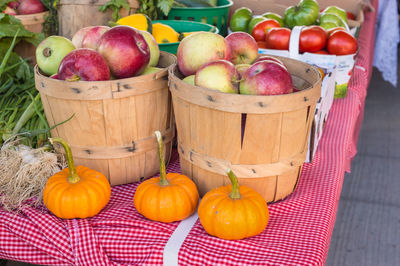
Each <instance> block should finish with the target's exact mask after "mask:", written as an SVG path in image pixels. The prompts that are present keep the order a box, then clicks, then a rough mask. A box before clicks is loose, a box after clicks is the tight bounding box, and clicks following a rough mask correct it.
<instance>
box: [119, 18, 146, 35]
mask: <svg viewBox="0 0 400 266" xmlns="http://www.w3.org/2000/svg"><path fill="white" fill-rule="evenodd" d="M117 24H118V25H125V26H130V27H133V28H135V29H138V30H143V31H148V32H150V33H152V31H153V26H152V22H151V19H150V18H149V17H148V16H146V15H145V14H139V13H138V14H132V15H129V16H126V17H123V18H120V19H119V20H118V21H117Z"/></svg>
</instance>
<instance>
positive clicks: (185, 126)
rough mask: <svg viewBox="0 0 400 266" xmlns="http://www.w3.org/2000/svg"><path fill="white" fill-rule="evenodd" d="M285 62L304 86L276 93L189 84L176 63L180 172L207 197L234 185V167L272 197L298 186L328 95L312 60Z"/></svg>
mask: <svg viewBox="0 0 400 266" xmlns="http://www.w3.org/2000/svg"><path fill="white" fill-rule="evenodd" d="M280 59H281V60H282V61H283V62H284V64H285V65H286V66H287V68H288V70H289V72H290V73H291V75H292V78H293V83H294V86H295V87H296V88H298V89H300V90H301V91H299V92H295V93H291V94H285V95H277V96H257V95H239V94H228V93H221V92H218V91H213V90H209V89H205V88H201V87H197V86H192V85H189V84H187V83H185V82H183V81H182V80H181V78H182V75H181V73H180V72H179V70H178V68H177V66H173V67H171V68H170V69H169V79H170V91H171V94H172V102H173V107H174V114H175V120H176V126H177V131H178V145H179V146H178V151H179V155H180V165H181V170H182V173H183V174H185V175H188V176H189V177H191V178H192V179H193V181H194V182H195V183H196V185H197V187H198V189H199V192H200V194H201V195H204V194H205V193H206V192H207V191H209V190H211V189H213V188H215V187H218V186H221V185H226V184H229V183H230V182H229V179H228V177H227V175H226V169H228V168H231V169H232V170H233V171H234V172H235V173H236V175H237V176H238V178H239V183H240V184H241V185H247V186H249V187H251V188H253V189H255V190H256V191H258V192H259V193H260V194H261V195H262V196H263V197H264V198H265V200H266V201H267V202H275V201H278V200H281V199H284V198H285V197H286V196H288V195H289V194H290V193H292V192H293V191H294V190H295V188H296V186H297V183H298V180H299V177H300V173H301V168H302V165H303V162H304V161H305V158H306V153H307V147H308V141H309V132H310V128H311V124H312V121H313V116H314V112H315V107H316V103H317V101H318V99H319V98H320V95H321V75H320V73H319V72H318V70H317V69H316V68H315V67H312V66H310V65H308V64H306V63H302V62H300V61H295V60H292V59H287V58H280Z"/></svg>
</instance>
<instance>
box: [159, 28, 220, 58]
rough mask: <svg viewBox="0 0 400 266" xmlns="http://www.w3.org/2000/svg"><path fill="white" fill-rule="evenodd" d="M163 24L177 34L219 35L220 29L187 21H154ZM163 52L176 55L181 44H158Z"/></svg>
mask: <svg viewBox="0 0 400 266" xmlns="http://www.w3.org/2000/svg"><path fill="white" fill-rule="evenodd" d="M155 23H162V24H165V25H168V26H170V27H172V28H173V29H174V30H175V31H176V32H178V33H181V32H192V31H209V32H213V33H218V32H219V31H218V28H216V27H215V26H211V25H208V24H205V23H201V22H195V21H185V20H153V24H155ZM158 46H159V47H160V50H161V51H164V52H168V53H171V54H176V51H177V50H178V46H179V42H171V43H160V44H158Z"/></svg>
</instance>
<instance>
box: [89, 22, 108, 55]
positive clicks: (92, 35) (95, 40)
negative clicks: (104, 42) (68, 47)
mask: <svg viewBox="0 0 400 266" xmlns="http://www.w3.org/2000/svg"><path fill="white" fill-rule="evenodd" d="M109 29H111V28H110V27H107V26H95V27H93V28H91V29H90V30H89V31H88V32H86V34H85V36H84V37H83V39H82V48H92V49H94V50H97V46H98V45H99V40H100V38H101V36H103V34H104V33H105V32H106V31H108V30H109Z"/></svg>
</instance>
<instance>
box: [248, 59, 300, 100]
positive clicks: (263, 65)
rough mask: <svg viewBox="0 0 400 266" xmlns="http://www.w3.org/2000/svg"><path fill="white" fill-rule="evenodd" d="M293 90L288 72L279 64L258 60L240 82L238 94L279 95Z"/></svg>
mask: <svg viewBox="0 0 400 266" xmlns="http://www.w3.org/2000/svg"><path fill="white" fill-rule="evenodd" d="M291 92H293V81H292V77H291V76H290V74H289V72H288V71H287V70H286V69H285V68H284V67H283V66H281V65H280V64H277V63H275V62H269V61H260V62H258V63H255V64H254V65H252V66H251V67H250V68H249V69H248V70H247V71H246V72H245V73H244V75H243V78H242V81H241V82H240V94H251V95H279V94H287V93H291Z"/></svg>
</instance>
